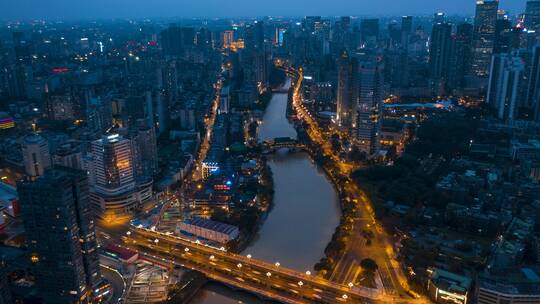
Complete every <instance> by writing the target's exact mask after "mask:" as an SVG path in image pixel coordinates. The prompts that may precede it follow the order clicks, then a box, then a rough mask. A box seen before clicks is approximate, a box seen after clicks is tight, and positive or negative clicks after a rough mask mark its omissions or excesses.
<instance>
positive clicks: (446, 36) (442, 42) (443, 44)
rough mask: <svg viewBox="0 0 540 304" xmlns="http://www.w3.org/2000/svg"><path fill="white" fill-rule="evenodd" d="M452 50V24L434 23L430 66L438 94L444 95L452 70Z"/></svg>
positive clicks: (434, 87) (434, 86) (433, 85)
mask: <svg viewBox="0 0 540 304" xmlns="http://www.w3.org/2000/svg"><path fill="white" fill-rule="evenodd" d="M451 51H452V25H450V24H448V23H445V22H443V23H436V24H434V25H433V30H432V32H431V44H430V48H429V66H430V74H431V81H432V87H433V89H434V92H436V93H437V95H444V90H445V87H446V85H447V81H448V76H449V72H450V55H451Z"/></svg>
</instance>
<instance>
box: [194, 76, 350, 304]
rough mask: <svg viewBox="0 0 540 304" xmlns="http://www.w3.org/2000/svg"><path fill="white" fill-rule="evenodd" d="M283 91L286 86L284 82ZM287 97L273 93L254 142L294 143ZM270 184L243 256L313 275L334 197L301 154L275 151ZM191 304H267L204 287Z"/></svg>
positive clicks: (335, 217)
mask: <svg viewBox="0 0 540 304" xmlns="http://www.w3.org/2000/svg"><path fill="white" fill-rule="evenodd" d="M286 86H287V87H288V86H290V80H289V81H288V82H287V84H286ZM286 109H287V94H284V93H275V94H274V95H273V97H272V100H271V101H270V104H269V105H268V108H267V110H266V112H265V115H264V117H263V122H262V125H261V126H260V130H259V140H260V141H262V140H266V139H272V138H275V137H292V138H296V131H295V129H294V127H293V126H292V125H291V124H290V123H289V121H288V120H287V118H286ZM268 165H269V166H270V168H271V169H272V173H273V179H274V208H273V209H272V210H271V212H270V213H269V215H268V217H267V219H266V220H265V222H264V223H263V226H262V227H261V229H260V231H259V233H258V235H257V237H256V239H255V240H254V241H253V243H252V245H250V246H249V247H248V248H246V250H245V251H244V252H243V253H244V254H251V255H252V256H253V258H256V259H261V260H265V261H268V262H272V263H274V262H279V263H280V264H281V267H288V268H292V269H295V270H299V271H306V270H313V265H314V264H315V263H317V261H319V259H320V258H321V257H322V256H323V255H324V248H325V247H326V244H327V243H328V242H329V241H330V239H331V238H332V233H333V232H334V229H335V227H336V226H337V225H338V223H339V215H340V211H339V206H338V200H337V194H336V192H335V190H334V188H333V187H332V184H331V183H330V182H329V181H328V180H327V179H326V177H325V176H324V173H323V172H322V171H321V170H319V169H318V168H317V166H316V165H315V164H314V163H313V162H312V161H311V159H310V157H309V155H307V154H306V153H304V152H299V153H288V151H286V150H281V151H278V152H277V153H276V154H275V155H273V156H270V157H269V158H268ZM191 303H192V304H229V303H231V304H232V303H250V304H251V303H267V302H264V301H261V300H260V299H258V298H257V297H255V296H253V295H251V294H248V293H245V292H241V291H236V290H232V289H229V288H227V287H225V286H222V285H220V284H217V283H210V284H208V285H207V286H205V287H204V288H203V289H202V290H201V291H199V292H198V293H197V295H196V296H195V298H194V299H193V300H192V301H191Z"/></svg>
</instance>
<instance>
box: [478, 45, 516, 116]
mask: <svg viewBox="0 0 540 304" xmlns="http://www.w3.org/2000/svg"><path fill="white" fill-rule="evenodd" d="M524 71H525V64H524V62H523V60H522V59H521V58H520V57H519V56H514V55H512V54H508V53H502V54H496V55H494V56H493V60H492V62H491V69H490V73H489V86H488V95H487V102H488V104H489V105H490V107H492V108H493V109H495V110H496V112H497V117H498V118H499V119H503V120H514V119H515V118H517V116H518V106H519V104H520V102H521V100H520V96H522V94H521V87H522V86H523V73H524Z"/></svg>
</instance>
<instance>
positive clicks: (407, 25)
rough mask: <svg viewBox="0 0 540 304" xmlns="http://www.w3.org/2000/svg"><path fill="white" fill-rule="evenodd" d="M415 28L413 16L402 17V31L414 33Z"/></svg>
mask: <svg viewBox="0 0 540 304" xmlns="http://www.w3.org/2000/svg"><path fill="white" fill-rule="evenodd" d="M412 28H413V16H403V17H401V31H402V32H405V33H409V34H410V33H412Z"/></svg>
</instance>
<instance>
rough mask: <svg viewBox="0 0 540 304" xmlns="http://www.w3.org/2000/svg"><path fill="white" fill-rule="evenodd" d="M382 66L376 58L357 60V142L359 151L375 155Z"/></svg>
mask: <svg viewBox="0 0 540 304" xmlns="http://www.w3.org/2000/svg"><path fill="white" fill-rule="evenodd" d="M383 69H384V66H383V65H382V63H381V62H380V60H379V59H378V58H375V57H373V56H365V58H361V59H359V73H358V83H359V85H358V86H359V89H358V91H359V93H358V118H357V125H356V128H357V142H358V147H359V149H360V151H363V152H366V153H368V154H370V155H371V154H375V153H377V152H378V149H379V140H378V136H379V130H380V125H381V115H382V111H381V104H382V98H383V92H382V89H383V84H384V79H383V73H382V71H383Z"/></svg>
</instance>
